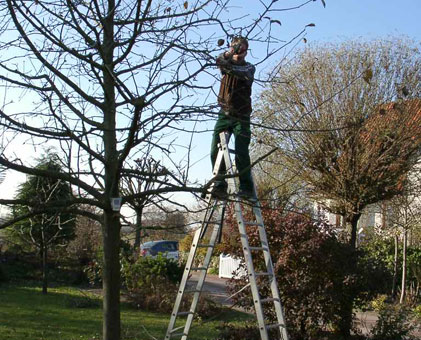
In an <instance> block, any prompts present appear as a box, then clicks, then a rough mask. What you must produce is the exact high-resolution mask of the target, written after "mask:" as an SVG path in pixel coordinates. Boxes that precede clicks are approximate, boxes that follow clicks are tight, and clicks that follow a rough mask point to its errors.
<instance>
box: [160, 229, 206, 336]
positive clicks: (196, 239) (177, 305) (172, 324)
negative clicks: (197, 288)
mask: <svg viewBox="0 0 421 340" xmlns="http://www.w3.org/2000/svg"><path fill="white" fill-rule="evenodd" d="M201 229H202V228H199V229H198V230H196V232H195V234H194V237H193V243H192V247H191V248H190V252H189V256H188V257H187V263H186V267H185V269H184V272H183V277H182V279H181V282H180V286H179V288H178V292H177V297H176V300H175V303H174V307H173V311H172V313H171V318H170V322H169V324H168V328H167V333H166V335H165V340H169V339H171V333H172V331H173V329H174V327H175V323H176V320H177V314H178V312H179V309H180V304H181V301H182V299H183V295H184V290H185V289H186V285H187V281H188V279H189V276H190V268H191V267H192V264H193V261H194V257H195V255H196V251H197V244H198V242H199V239H200V234H201Z"/></svg>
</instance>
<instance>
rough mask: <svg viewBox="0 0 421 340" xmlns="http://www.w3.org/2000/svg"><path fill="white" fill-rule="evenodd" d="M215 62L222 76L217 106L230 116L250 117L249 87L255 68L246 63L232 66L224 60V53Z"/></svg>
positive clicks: (228, 61)
mask: <svg viewBox="0 0 421 340" xmlns="http://www.w3.org/2000/svg"><path fill="white" fill-rule="evenodd" d="M216 62H217V65H218V66H219V68H220V69H221V73H222V75H223V76H222V79H221V87H220V88H219V95H218V104H219V105H220V107H221V108H222V110H223V111H224V112H225V113H227V114H228V115H230V116H234V117H244V116H250V113H251V111H252V106H251V86H252V84H253V80H254V73H255V71H256V68H255V67H254V65H252V64H250V63H248V62H243V63H242V64H234V63H232V62H231V60H229V59H226V58H225V55H224V53H222V54H221V55H219V57H218V58H217V60H216Z"/></svg>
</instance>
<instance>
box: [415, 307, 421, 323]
mask: <svg viewBox="0 0 421 340" xmlns="http://www.w3.org/2000/svg"><path fill="white" fill-rule="evenodd" d="M413 312H414V315H415V317H416V318H417V320H419V321H421V305H418V306H416V307H415V308H414V309H413Z"/></svg>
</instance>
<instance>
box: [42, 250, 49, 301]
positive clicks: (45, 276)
mask: <svg viewBox="0 0 421 340" xmlns="http://www.w3.org/2000/svg"><path fill="white" fill-rule="evenodd" d="M42 248H43V250H42V294H47V289H48V273H47V271H48V268H47V247H46V246H45V245H44V244H43V245H42Z"/></svg>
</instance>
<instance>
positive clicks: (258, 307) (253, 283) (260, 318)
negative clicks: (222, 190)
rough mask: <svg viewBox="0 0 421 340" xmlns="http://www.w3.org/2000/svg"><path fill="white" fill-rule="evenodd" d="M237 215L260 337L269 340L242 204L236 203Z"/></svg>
mask: <svg viewBox="0 0 421 340" xmlns="http://www.w3.org/2000/svg"><path fill="white" fill-rule="evenodd" d="M235 214H236V216H237V224H238V230H239V232H240V239H241V244H242V247H243V253H244V259H245V262H246V266H247V274H248V279H249V282H250V287H251V292H252V296H253V303H254V308H255V311H256V317H257V323H258V325H259V332H260V337H261V339H262V340H269V335H268V332H267V329H266V324H265V320H264V313H263V307H262V303H261V297H260V293H259V290H258V288H257V280H256V272H255V270H254V264H253V258H252V255H251V251H250V245H249V242H248V237H247V230H246V226H245V223H244V218H243V213H242V210H241V203H240V202H238V201H237V202H235Z"/></svg>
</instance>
